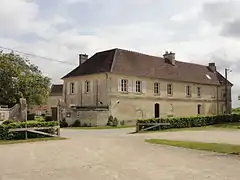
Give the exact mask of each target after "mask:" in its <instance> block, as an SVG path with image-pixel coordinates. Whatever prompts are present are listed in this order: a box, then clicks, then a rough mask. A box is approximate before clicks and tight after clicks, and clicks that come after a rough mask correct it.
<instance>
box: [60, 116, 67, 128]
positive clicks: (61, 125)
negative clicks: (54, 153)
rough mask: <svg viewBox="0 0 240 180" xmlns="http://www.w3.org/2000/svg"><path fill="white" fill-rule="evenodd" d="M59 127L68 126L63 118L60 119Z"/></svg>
mask: <svg viewBox="0 0 240 180" xmlns="http://www.w3.org/2000/svg"><path fill="white" fill-rule="evenodd" d="M60 127H61V128H64V127H68V123H67V122H66V120H65V118H64V119H63V120H61V121H60Z"/></svg>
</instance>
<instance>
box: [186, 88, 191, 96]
mask: <svg viewBox="0 0 240 180" xmlns="http://www.w3.org/2000/svg"><path fill="white" fill-rule="evenodd" d="M191 95H192V92H191V86H186V96H188V97H191Z"/></svg>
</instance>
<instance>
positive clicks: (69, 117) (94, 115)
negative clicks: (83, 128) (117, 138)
mask: <svg viewBox="0 0 240 180" xmlns="http://www.w3.org/2000/svg"><path fill="white" fill-rule="evenodd" d="M108 117H109V111H108V109H98V108H92V109H91V108H89V109H69V110H67V111H66V118H65V119H66V122H67V123H68V125H70V126H71V125H72V124H73V123H74V122H75V121H76V120H79V121H80V122H81V125H84V124H86V125H88V126H106V124H107V121H108Z"/></svg>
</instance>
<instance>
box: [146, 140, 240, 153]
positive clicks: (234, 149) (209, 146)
mask: <svg viewBox="0 0 240 180" xmlns="http://www.w3.org/2000/svg"><path fill="white" fill-rule="evenodd" d="M146 142H149V143H153V144H163V145H169V146H177V147H183V148H188V149H197V150H205V151H212V152H218V153H227V154H235V155H240V145H233V144H219V143H204V142H191V141H175V140H164V139H148V140H146Z"/></svg>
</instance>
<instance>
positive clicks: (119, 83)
mask: <svg viewBox="0 0 240 180" xmlns="http://www.w3.org/2000/svg"><path fill="white" fill-rule="evenodd" d="M121 83H122V79H118V92H121V91H122V89H121Z"/></svg>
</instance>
